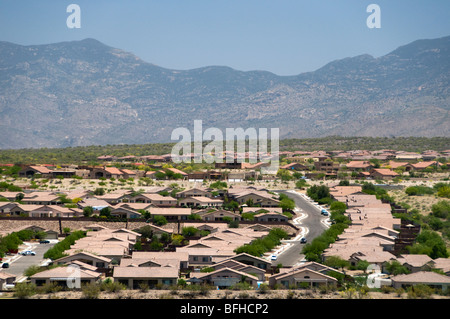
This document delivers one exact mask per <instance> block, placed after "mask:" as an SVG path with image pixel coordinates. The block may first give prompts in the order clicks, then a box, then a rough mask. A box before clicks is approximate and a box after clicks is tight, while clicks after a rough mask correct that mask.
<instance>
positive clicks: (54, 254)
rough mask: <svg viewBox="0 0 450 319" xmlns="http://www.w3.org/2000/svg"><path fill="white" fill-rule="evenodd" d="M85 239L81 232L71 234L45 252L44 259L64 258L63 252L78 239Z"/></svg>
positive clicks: (84, 234) (83, 233)
mask: <svg viewBox="0 0 450 319" xmlns="http://www.w3.org/2000/svg"><path fill="white" fill-rule="evenodd" d="M83 237H86V232H85V231H82V230H78V231H74V232H73V233H72V234H70V235H69V236H67V237H66V238H64V239H63V240H62V241H60V242H59V243H57V244H55V245H54V246H53V247H52V248H50V249H49V250H47V251H46V252H45V254H44V258H50V259H52V260H56V259H58V258H61V257H64V256H66V254H64V251H66V250H68V249H70V246H72V245H73V244H74V243H75V242H76V241H77V240H78V239H80V238H83Z"/></svg>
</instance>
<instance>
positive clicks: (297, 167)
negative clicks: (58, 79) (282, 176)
mask: <svg viewBox="0 0 450 319" xmlns="http://www.w3.org/2000/svg"><path fill="white" fill-rule="evenodd" d="M280 168H281V169H287V170H293V171H306V170H308V169H309V167H308V166H306V165H303V164H301V163H290V164H286V165H283V166H280Z"/></svg>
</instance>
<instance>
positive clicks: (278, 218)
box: [254, 212, 289, 223]
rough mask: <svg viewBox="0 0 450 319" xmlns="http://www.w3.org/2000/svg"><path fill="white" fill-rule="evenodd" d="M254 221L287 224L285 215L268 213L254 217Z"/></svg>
mask: <svg viewBox="0 0 450 319" xmlns="http://www.w3.org/2000/svg"><path fill="white" fill-rule="evenodd" d="M254 218H255V221H257V222H286V223H287V222H288V221H289V218H288V217H287V216H286V215H283V214H280V213H276V212H268V213H260V214H257V215H254Z"/></svg>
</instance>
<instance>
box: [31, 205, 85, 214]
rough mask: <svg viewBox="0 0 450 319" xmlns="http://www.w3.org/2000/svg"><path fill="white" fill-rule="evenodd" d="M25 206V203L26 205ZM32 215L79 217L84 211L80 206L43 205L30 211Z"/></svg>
mask: <svg viewBox="0 0 450 319" xmlns="http://www.w3.org/2000/svg"><path fill="white" fill-rule="evenodd" d="M24 206H25V205H24ZM28 216H30V217H79V216H83V211H82V210H81V209H79V208H67V207H61V206H56V205H52V206H47V205H44V206H41V207H39V208H36V209H33V210H30V211H29V212H28Z"/></svg>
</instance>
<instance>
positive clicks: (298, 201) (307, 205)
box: [272, 190, 328, 267]
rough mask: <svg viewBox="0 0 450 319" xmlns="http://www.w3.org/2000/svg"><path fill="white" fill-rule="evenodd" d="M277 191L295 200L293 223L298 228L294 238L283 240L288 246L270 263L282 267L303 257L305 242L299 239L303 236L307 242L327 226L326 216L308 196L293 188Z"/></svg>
mask: <svg viewBox="0 0 450 319" xmlns="http://www.w3.org/2000/svg"><path fill="white" fill-rule="evenodd" d="M277 193H284V194H286V195H288V196H289V197H290V198H292V199H293V200H294V201H295V206H296V207H295V210H294V211H295V213H296V216H295V217H294V218H293V223H294V224H295V225H296V226H297V227H298V228H299V229H300V233H299V234H298V235H297V237H296V238H293V239H291V240H287V241H283V242H284V243H289V246H286V248H285V249H284V250H283V251H281V252H280V254H279V255H278V257H277V260H274V261H272V265H274V266H276V265H278V264H282V265H283V266H284V267H290V266H294V265H296V264H298V263H300V262H301V261H302V260H303V259H304V255H303V254H301V251H302V249H303V246H304V245H305V244H301V243H300V239H301V238H302V237H305V238H306V239H307V242H308V243H309V242H311V240H313V239H314V238H316V237H317V236H319V235H321V234H322V233H323V232H324V231H325V230H326V229H327V227H328V223H327V221H328V217H325V216H322V215H321V214H320V211H321V208H319V206H318V205H317V204H316V203H314V202H313V201H311V200H310V199H309V197H308V196H306V195H304V194H301V193H298V192H296V191H295V190H289V191H286V190H280V191H277Z"/></svg>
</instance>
